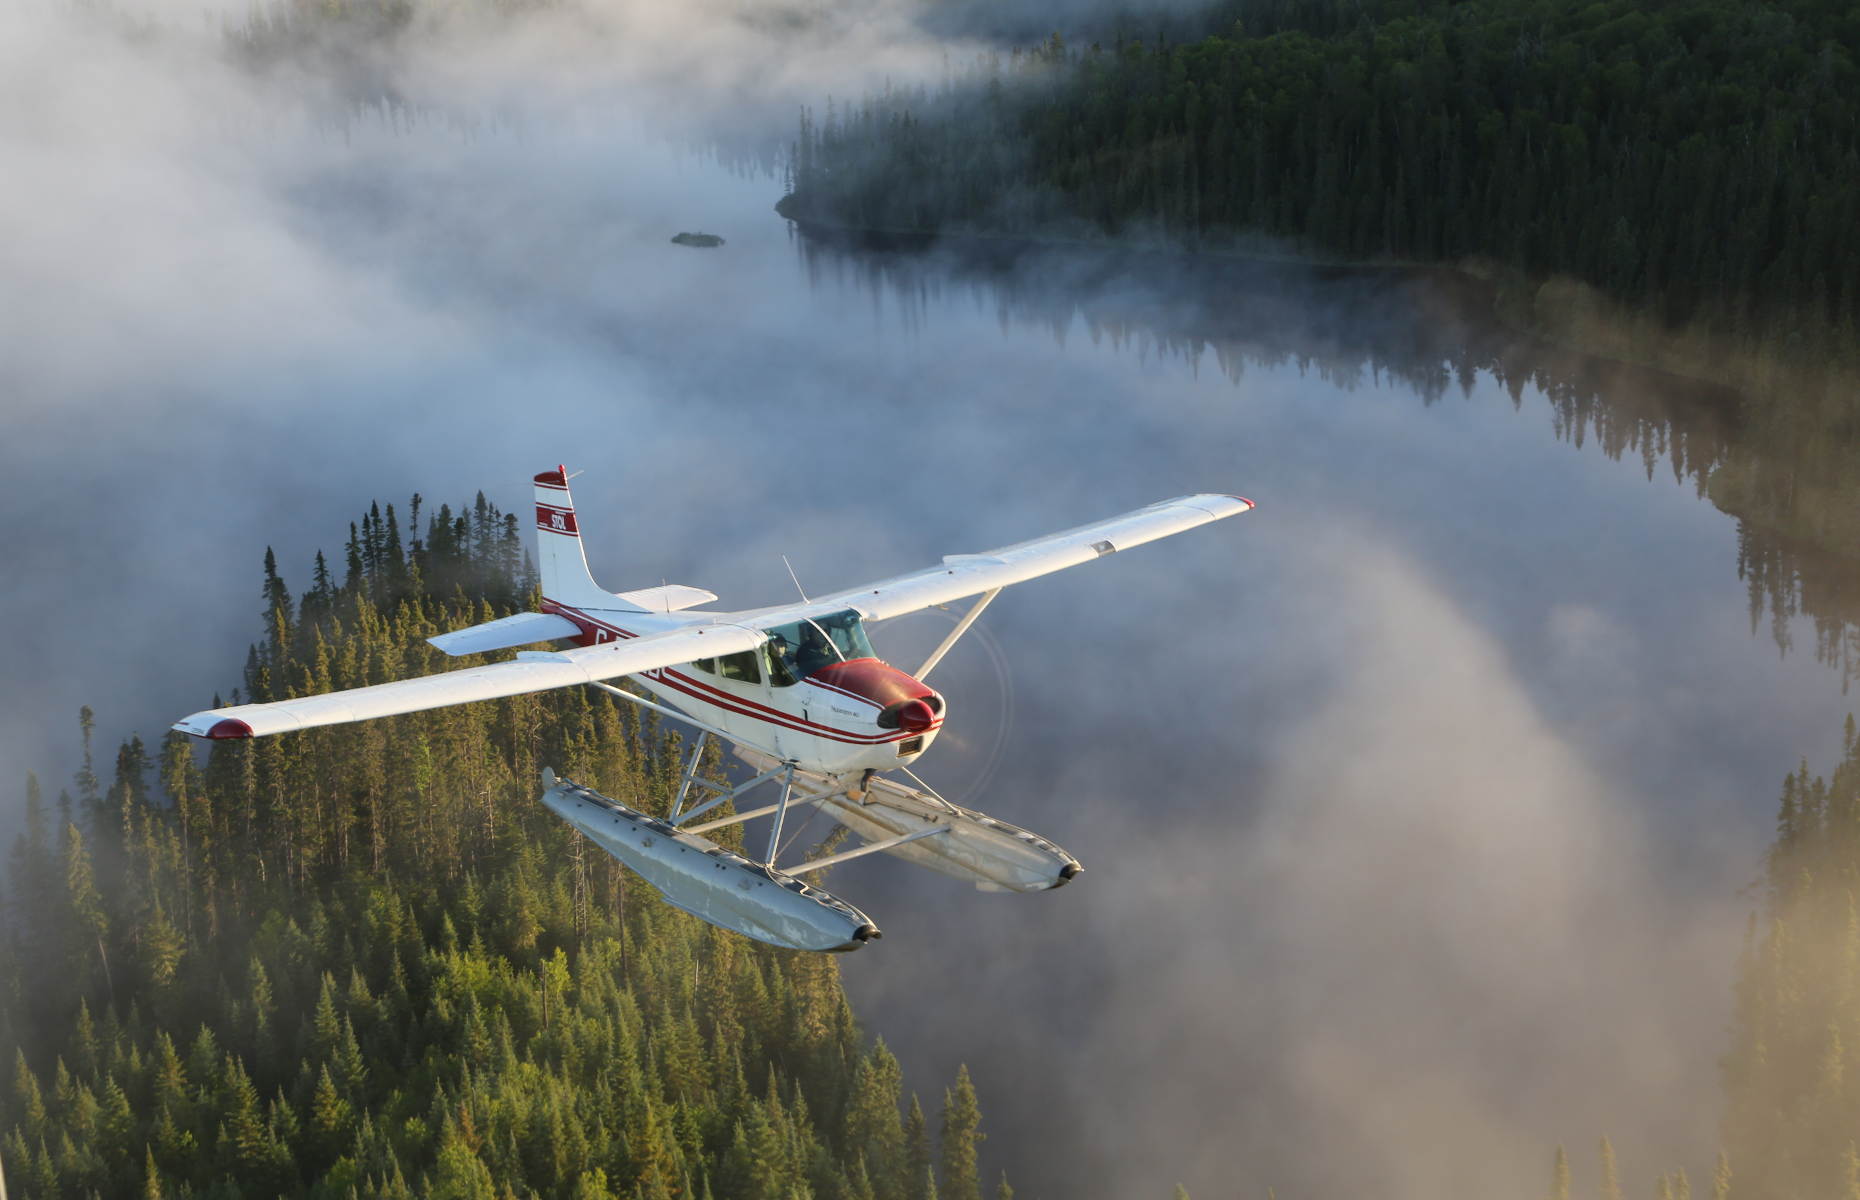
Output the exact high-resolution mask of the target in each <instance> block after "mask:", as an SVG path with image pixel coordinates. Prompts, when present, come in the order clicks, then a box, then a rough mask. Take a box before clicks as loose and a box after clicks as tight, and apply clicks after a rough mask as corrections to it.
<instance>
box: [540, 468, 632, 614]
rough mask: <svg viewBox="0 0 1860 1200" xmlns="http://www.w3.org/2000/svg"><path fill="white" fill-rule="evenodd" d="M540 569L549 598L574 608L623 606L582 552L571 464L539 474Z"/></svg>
mask: <svg viewBox="0 0 1860 1200" xmlns="http://www.w3.org/2000/svg"><path fill="white" fill-rule="evenodd" d="M536 569H537V571H538V572H540V573H541V575H542V593H543V598H544V599H546V600H553V601H555V602H556V603H557V604H566V605H568V606H570V607H571V608H618V607H621V606H622V604H621V602H620V601H619V600H618V598H617V597H615V596H614V594H613V593H612V592H609V591H606V590H604V589H603V588H601V587H600V585H598V584H596V583H595V582H594V576H593V575H592V574H590V573H589V571H588V559H587V556H586V555H585V554H583V553H582V552H581V529H580V527H579V526H578V525H576V523H575V501H574V499H573V497H571V496H570V495H569V494H568V468H567V467H557V468H556V469H555V470H553V471H544V472H543V473H542V474H540V475H538V476H537V477H536Z"/></svg>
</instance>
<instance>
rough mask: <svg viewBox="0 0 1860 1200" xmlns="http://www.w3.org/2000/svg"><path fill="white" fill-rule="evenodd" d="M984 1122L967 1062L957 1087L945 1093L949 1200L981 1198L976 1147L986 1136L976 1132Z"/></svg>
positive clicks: (945, 1179)
mask: <svg viewBox="0 0 1860 1200" xmlns="http://www.w3.org/2000/svg"><path fill="white" fill-rule="evenodd" d="M981 1122H982V1113H981V1107H980V1106H979V1105H978V1104H977V1103H976V1102H975V1088H974V1086H973V1085H972V1084H971V1083H970V1082H969V1068H968V1065H967V1064H966V1063H965V1064H963V1065H962V1066H960V1067H958V1068H957V1070H956V1086H955V1089H954V1090H953V1091H945V1092H944V1093H943V1130H942V1146H943V1194H944V1195H945V1196H947V1197H948V1200H981V1197H982V1184H981V1177H980V1172H979V1166H978V1162H977V1155H976V1149H977V1146H978V1145H979V1144H980V1142H981V1141H982V1139H983V1138H984V1137H985V1136H987V1135H985V1134H982V1133H978V1132H977V1131H976V1128H977V1126H979V1125H980V1124H981Z"/></svg>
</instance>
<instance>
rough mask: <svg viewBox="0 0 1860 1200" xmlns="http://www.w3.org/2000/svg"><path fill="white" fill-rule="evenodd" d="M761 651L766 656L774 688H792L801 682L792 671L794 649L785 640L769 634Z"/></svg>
mask: <svg viewBox="0 0 1860 1200" xmlns="http://www.w3.org/2000/svg"><path fill="white" fill-rule="evenodd" d="M762 650H763V653H764V654H765V655H766V656H767V661H768V669H769V682H770V683H771V684H773V685H774V686H776V687H793V686H794V685H795V684H797V683H799V682H801V677H800V676H799V675H798V674H796V673H795V670H794V659H793V657H792V655H793V653H794V649H793V647H792V646H790V645H789V644H788V639H787V638H785V637H783V636H782V635H781V634H779V633H771V634H770V635H769V640H768V641H767V642H765V643H763V647H762Z"/></svg>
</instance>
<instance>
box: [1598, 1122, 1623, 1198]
mask: <svg viewBox="0 0 1860 1200" xmlns="http://www.w3.org/2000/svg"><path fill="white" fill-rule="evenodd" d="M1601 1196H1602V1200H1621V1174H1620V1171H1619V1170H1618V1169H1617V1168H1616V1166H1615V1148H1614V1146H1613V1145H1612V1144H1611V1143H1610V1142H1609V1140H1608V1138H1607V1137H1606V1136H1604V1137H1603V1138H1602V1192H1601Z"/></svg>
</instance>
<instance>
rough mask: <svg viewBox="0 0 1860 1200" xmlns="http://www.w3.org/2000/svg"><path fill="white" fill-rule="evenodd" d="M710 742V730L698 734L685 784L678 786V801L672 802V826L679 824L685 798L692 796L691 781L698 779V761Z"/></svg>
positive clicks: (686, 767)
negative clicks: (679, 815)
mask: <svg viewBox="0 0 1860 1200" xmlns="http://www.w3.org/2000/svg"><path fill="white" fill-rule="evenodd" d="M709 741H710V730H708V729H706V730H702V731H701V732H699V734H698V740H697V745H696V746H693V747H692V748H691V761H690V762H689V763H687V764H685V778H684V782H683V783H680V784H679V785H678V799H676V800H674V801H672V816H671V821H672V824H674V825H676V824H678V814H679V813H681V812H683V811H684V810H685V797H686V796H688V795H690V794H691V781H692V780H693V779H695V778H697V769H698V760H699V759H701V758H703V757H704V747H705V745H706V744H707V743H709Z"/></svg>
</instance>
